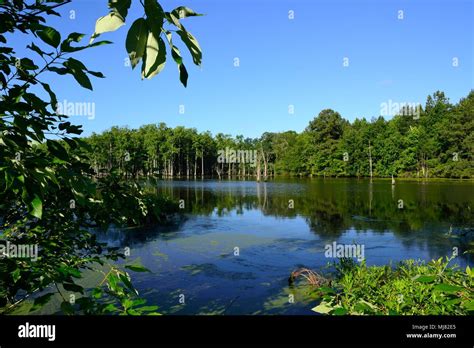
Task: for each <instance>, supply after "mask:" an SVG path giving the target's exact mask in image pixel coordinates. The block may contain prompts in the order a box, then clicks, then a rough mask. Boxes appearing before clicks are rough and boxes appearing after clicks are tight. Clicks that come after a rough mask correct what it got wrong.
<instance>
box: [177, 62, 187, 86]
mask: <svg viewBox="0 0 474 348" xmlns="http://www.w3.org/2000/svg"><path fill="white" fill-rule="evenodd" d="M179 80H180V81H181V83H182V84H183V86H184V87H186V86H187V85H188V72H187V70H186V67H185V66H184V64H180V65H179Z"/></svg>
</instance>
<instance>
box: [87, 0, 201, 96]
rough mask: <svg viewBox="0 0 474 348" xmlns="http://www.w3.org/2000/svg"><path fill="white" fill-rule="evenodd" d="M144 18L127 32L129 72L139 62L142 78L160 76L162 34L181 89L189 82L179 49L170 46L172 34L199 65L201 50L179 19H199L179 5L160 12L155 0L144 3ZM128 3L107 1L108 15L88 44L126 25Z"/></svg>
mask: <svg viewBox="0 0 474 348" xmlns="http://www.w3.org/2000/svg"><path fill="white" fill-rule="evenodd" d="M140 3H141V4H142V5H143V9H144V11H145V16H144V17H143V18H138V19H136V20H135V21H134V22H133V23H132V25H131V27H130V29H129V30H128V34H127V39H126V41H125V47H126V49H127V52H128V56H129V58H130V62H131V65H132V69H134V68H135V67H136V66H137V65H138V64H139V63H140V61H142V69H141V71H142V73H141V76H142V78H147V79H149V78H152V77H153V76H155V75H157V74H159V73H160V71H161V70H162V69H163V67H164V65H165V62H166V47H165V42H164V40H163V37H162V35H164V36H165V37H166V40H167V42H168V44H169V48H170V50H171V56H172V57H173V59H174V61H175V62H176V64H177V65H178V71H179V79H180V81H181V83H182V84H183V86H184V87H186V86H187V83H188V72H187V70H186V67H185V66H184V63H183V58H182V56H181V53H180V52H179V49H178V47H176V46H175V45H174V44H173V40H172V36H173V32H176V33H177V34H178V36H179V37H180V38H181V41H182V42H183V43H184V44H185V46H186V47H187V49H188V50H189V53H190V54H191V57H192V58H193V62H194V64H196V65H198V66H200V65H201V61H202V51H201V47H200V46H199V43H198V41H197V40H196V38H195V37H194V36H193V35H192V34H191V33H190V32H188V31H187V30H186V29H185V28H184V26H183V24H182V23H181V22H180V19H183V18H186V17H193V16H202V15H201V14H198V13H196V12H194V11H193V10H191V9H190V8H188V7H184V6H179V7H177V8H175V9H174V10H173V11H171V12H166V11H164V10H163V8H162V7H161V5H160V4H159V3H158V1H157V0H144V2H140ZM130 6H131V0H118V1H117V0H109V9H110V11H109V13H108V14H107V15H105V16H103V17H100V18H99V19H98V20H97V22H96V27H95V32H94V34H93V35H92V37H91V42H93V40H94V39H95V38H96V37H98V36H99V35H100V34H102V33H105V32H110V31H115V30H117V29H119V28H120V27H121V26H123V25H124V24H125V20H126V17H127V14H128V10H129V8H130Z"/></svg>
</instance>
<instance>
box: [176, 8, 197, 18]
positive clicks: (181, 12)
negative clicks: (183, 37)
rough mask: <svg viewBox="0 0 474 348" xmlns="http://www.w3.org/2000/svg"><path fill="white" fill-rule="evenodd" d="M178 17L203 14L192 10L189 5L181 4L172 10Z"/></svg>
mask: <svg viewBox="0 0 474 348" xmlns="http://www.w3.org/2000/svg"><path fill="white" fill-rule="evenodd" d="M171 14H173V15H174V16H175V17H176V18H179V19H181V18H186V17H194V16H203V14H200V13H196V12H194V11H193V10H191V9H190V8H189V7H185V6H179V7H176V8H175V9H174V10H173V11H171Z"/></svg>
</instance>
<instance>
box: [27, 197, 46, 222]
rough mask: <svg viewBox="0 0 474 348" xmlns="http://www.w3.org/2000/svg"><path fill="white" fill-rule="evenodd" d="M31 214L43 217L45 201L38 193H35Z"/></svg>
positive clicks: (31, 204)
mask: <svg viewBox="0 0 474 348" xmlns="http://www.w3.org/2000/svg"><path fill="white" fill-rule="evenodd" d="M30 214H31V215H33V216H34V217H37V218H38V219H41V217H42V215H43V202H42V201H41V198H39V197H38V196H37V195H35V198H33V200H32V201H31V203H30Z"/></svg>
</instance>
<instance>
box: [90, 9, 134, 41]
mask: <svg viewBox="0 0 474 348" xmlns="http://www.w3.org/2000/svg"><path fill="white" fill-rule="evenodd" d="M124 24H125V19H124V18H123V17H122V16H121V15H120V14H119V13H109V14H107V15H105V16H103V17H100V18H99V19H97V22H96V23H95V31H94V34H92V36H91V39H90V41H89V43H90V44H91V43H92V42H93V41H94V39H95V38H96V37H98V36H99V35H100V34H102V33H107V32H110V31H115V30H117V29H118V28H120V27H121V26H122V25H124Z"/></svg>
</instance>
